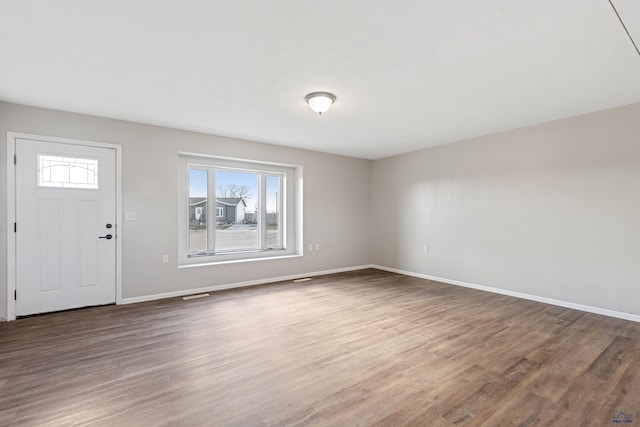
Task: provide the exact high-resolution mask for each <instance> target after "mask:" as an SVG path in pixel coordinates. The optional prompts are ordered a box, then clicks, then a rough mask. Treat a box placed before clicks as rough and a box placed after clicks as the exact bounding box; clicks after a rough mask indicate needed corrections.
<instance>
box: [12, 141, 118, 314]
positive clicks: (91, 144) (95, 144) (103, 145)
mask: <svg viewBox="0 0 640 427" xmlns="http://www.w3.org/2000/svg"><path fill="white" fill-rule="evenodd" d="M17 139H35V140H38V141H50V142H57V143H61V144H72V145H85V146H89V147H100V148H111V149H114V150H115V152H116V227H117V228H116V233H117V234H116V236H117V238H116V304H122V235H123V233H122V231H123V230H122V229H123V227H122V146H121V145H117V144H109V143H104V142H95V141H86V140H80V139H70V138H60V137H55V136H45V135H35V134H29V133H21V132H11V131H9V132H7V296H6V297H7V320H8V321H11V320H16V301H15V299H14V293H15V291H16V233H14V231H13V230H14V228H13V227H14V224H15V222H16V168H15V165H14V163H13V159H14V154H15V152H16V140H17ZM18 161H20V159H18Z"/></svg>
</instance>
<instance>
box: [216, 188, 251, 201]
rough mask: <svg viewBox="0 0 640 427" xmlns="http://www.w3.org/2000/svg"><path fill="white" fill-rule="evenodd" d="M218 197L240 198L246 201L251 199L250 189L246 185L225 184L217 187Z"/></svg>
mask: <svg viewBox="0 0 640 427" xmlns="http://www.w3.org/2000/svg"><path fill="white" fill-rule="evenodd" d="M218 197H242V198H243V199H247V200H248V199H250V198H251V189H250V188H249V187H248V186H246V185H238V184H227V185H225V186H220V187H218Z"/></svg>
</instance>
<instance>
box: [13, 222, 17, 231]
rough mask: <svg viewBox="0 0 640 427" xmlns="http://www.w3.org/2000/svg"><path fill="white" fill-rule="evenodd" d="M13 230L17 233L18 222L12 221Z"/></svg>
mask: <svg viewBox="0 0 640 427" xmlns="http://www.w3.org/2000/svg"><path fill="white" fill-rule="evenodd" d="M13 232H14V233H17V232H18V223H17V222H14V223H13Z"/></svg>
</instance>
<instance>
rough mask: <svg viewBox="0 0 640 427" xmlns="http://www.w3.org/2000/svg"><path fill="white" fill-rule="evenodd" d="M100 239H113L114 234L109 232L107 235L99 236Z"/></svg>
mask: <svg viewBox="0 0 640 427" xmlns="http://www.w3.org/2000/svg"><path fill="white" fill-rule="evenodd" d="M98 239H107V240H111V239H113V236H112V235H111V234H107V235H106V236H98Z"/></svg>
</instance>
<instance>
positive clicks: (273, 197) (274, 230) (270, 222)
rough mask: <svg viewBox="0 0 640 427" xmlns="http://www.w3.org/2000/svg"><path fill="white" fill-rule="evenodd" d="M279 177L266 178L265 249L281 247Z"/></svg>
mask: <svg viewBox="0 0 640 427" xmlns="http://www.w3.org/2000/svg"><path fill="white" fill-rule="evenodd" d="M280 181H281V177H279V176H272V175H269V176H267V177H266V186H267V195H266V196H267V200H266V207H267V212H266V214H267V215H266V218H267V224H266V226H267V248H281V247H282V224H281V216H282V215H281V212H280V206H281V204H282V194H281V192H282V190H281V185H280Z"/></svg>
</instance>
